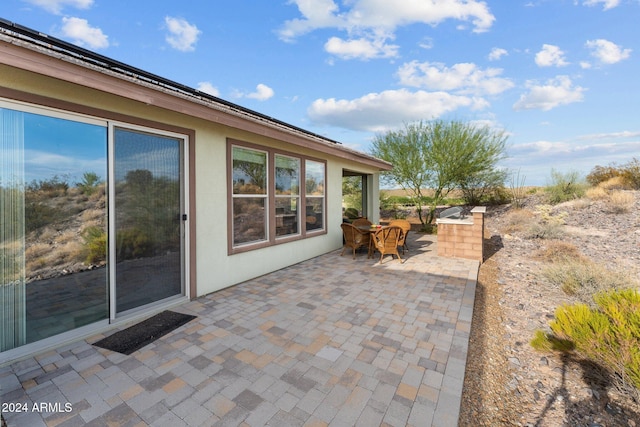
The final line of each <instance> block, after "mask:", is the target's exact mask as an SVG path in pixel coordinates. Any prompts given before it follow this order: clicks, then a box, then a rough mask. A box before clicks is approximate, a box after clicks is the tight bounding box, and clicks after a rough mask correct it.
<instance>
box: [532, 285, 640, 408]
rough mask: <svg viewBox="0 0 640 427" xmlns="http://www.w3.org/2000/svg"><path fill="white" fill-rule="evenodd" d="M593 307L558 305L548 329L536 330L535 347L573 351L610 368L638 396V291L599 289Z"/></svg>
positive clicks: (639, 360)
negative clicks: (544, 330) (547, 331)
mask: <svg viewBox="0 0 640 427" xmlns="http://www.w3.org/2000/svg"><path fill="white" fill-rule="evenodd" d="M595 302H596V305H597V306H596V307H589V306H587V305H585V304H575V305H569V306H562V307H559V308H558V309H557V310H556V313H555V320H553V321H552V322H551V323H550V325H549V326H550V328H551V333H545V332H542V331H538V332H536V335H535V337H534V339H533V340H532V341H531V345H532V346H533V347H534V348H536V349H538V350H544V351H548V350H559V351H564V352H567V351H575V352H576V353H578V354H579V355H580V356H582V357H585V358H587V359H589V360H592V361H595V362H597V363H599V364H601V365H603V366H604V367H606V368H607V369H609V370H611V371H612V372H613V373H614V374H615V375H614V378H618V379H619V380H620V381H621V384H620V385H621V386H622V388H624V389H627V390H628V389H630V388H632V390H633V393H634V394H635V396H636V399H638V397H639V396H640V293H639V292H638V291H637V290H635V289H624V290H617V291H608V292H603V293H600V294H598V295H596V297H595Z"/></svg>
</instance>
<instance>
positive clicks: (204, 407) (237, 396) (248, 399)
mask: <svg viewBox="0 0 640 427" xmlns="http://www.w3.org/2000/svg"><path fill="white" fill-rule="evenodd" d="M410 237H411V240H410V242H409V248H410V252H408V253H407V254H405V257H404V258H406V262H405V263H404V264H400V263H399V262H398V261H396V260H393V261H392V260H391V259H390V258H388V257H386V258H385V260H384V262H383V264H379V263H378V262H377V261H378V259H377V258H375V259H367V255H366V253H364V252H360V253H358V255H357V256H356V260H353V259H352V257H351V256H350V254H349V255H347V254H345V256H343V257H341V256H340V250H336V251H333V252H330V253H328V254H326V255H323V256H320V257H317V258H314V259H311V260H309V261H305V262H302V263H300V264H297V265H294V266H291V267H288V268H285V269H283V270H280V271H277V272H275V273H271V274H268V275H265V276H262V277H259V278H256V279H253V280H250V281H247V282H244V283H242V284H239V285H237V286H234V287H232V288H228V289H225V290H222V291H219V292H216V293H214V294H211V295H208V296H205V297H201V298H198V299H196V300H194V301H191V302H188V303H185V304H183V305H181V306H178V307H176V308H175V309H174V310H175V311H180V312H184V313H191V314H195V315H197V316H198V317H197V319H195V320H193V321H191V322H190V323H188V324H187V325H185V326H183V327H181V328H179V329H177V330H176V331H174V332H173V333H170V334H169V335H166V336H164V337H163V338H161V339H159V340H157V341H155V342H154V343H152V344H150V345H148V346H146V347H144V348H142V349H141V350H139V351H137V352H135V353H133V354H132V355H131V356H125V355H122V354H119V353H113V352H110V351H107V350H103V349H100V348H97V347H94V346H92V345H91V343H93V342H95V341H97V340H99V339H100V338H101V337H102V335H100V336H95V337H92V338H91V339H88V340H86V341H81V342H77V343H74V344H72V345H68V346H66V347H64V348H59V349H57V350H55V351H50V352H48V353H46V354H42V355H39V356H37V357H33V358H29V359H27V360H24V361H20V362H16V363H14V364H13V365H11V366H8V367H5V368H2V369H0V385H1V390H2V401H3V402H11V403H15V404H21V405H23V404H26V406H25V407H26V408H28V411H26V412H22V413H17V412H5V413H4V416H5V419H6V420H7V422H8V425H9V426H12V425H20V426H22V425H29V426H38V425H56V426H71V425H96V426H103V425H109V424H110V423H115V424H117V425H131V426H139V425H140V426H142V425H157V426H167V425H171V426H180V425H188V426H200V425H201V426H212V425H225V426H231V425H249V426H257V425H273V426H303V425H308V426H310V425H315V426H322V425H331V426H353V425H362V426H374V425H380V424H386V425H391V426H405V425H414V426H429V425H433V426H456V425H457V421H458V414H459V410H460V397H461V393H462V385H463V380H464V369H465V363H466V357H467V347H468V340H469V331H470V326H471V317H472V310H473V303H474V295H475V286H476V280H477V272H478V262H476V261H470V260H463V259H446V258H439V257H437V256H436V255H435V254H436V249H435V247H436V244H435V243H434V240H435V238H434V237H432V236H426V235H420V234H416V233H411V234H410ZM113 332H115V331H113ZM42 402H45V403H50V404H52V405H50V406H49V407H48V408H45V409H48V410H49V412H47V411H46V410H45V412H39V411H33V410H32V409H33V405H34V404H38V405H39V404H40V403H42ZM55 403H58V404H60V405H59V406H57V407H56V405H55ZM65 405H66V406H65ZM57 409H60V410H57ZM67 409H68V410H67Z"/></svg>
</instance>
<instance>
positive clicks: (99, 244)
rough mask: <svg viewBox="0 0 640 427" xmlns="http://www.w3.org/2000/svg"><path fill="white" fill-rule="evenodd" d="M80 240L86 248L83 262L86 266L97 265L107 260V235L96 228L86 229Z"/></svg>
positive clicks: (99, 228)
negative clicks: (82, 240)
mask: <svg viewBox="0 0 640 427" xmlns="http://www.w3.org/2000/svg"><path fill="white" fill-rule="evenodd" d="M82 238H83V239H84V244H85V248H86V258H85V262H86V263H87V264H99V263H101V262H104V261H106V259H107V233H106V232H105V231H104V229H103V228H101V227H97V226H90V227H87V228H86V229H85V230H84V231H83V233H82Z"/></svg>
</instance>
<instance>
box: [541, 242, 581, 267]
mask: <svg viewBox="0 0 640 427" xmlns="http://www.w3.org/2000/svg"><path fill="white" fill-rule="evenodd" d="M534 256H535V257H536V258H537V259H539V260H540V261H542V262H546V263H557V262H568V261H571V260H584V261H586V260H587V258H585V257H584V256H583V255H582V253H581V252H580V249H578V248H577V247H576V246H575V245H574V244H572V243H567V242H563V241H562V240H550V241H549V242H548V243H547V244H546V245H545V247H544V248H542V249H540V250H539V251H538V252H536V253H535V255H534Z"/></svg>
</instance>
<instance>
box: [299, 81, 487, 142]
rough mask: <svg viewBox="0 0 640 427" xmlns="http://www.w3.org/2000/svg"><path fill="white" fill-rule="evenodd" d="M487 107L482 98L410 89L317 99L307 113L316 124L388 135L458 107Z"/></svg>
mask: <svg viewBox="0 0 640 427" xmlns="http://www.w3.org/2000/svg"><path fill="white" fill-rule="evenodd" d="M463 107H467V108H471V109H482V108H486V107H487V103H486V101H484V100H483V99H481V98H474V97H467V96H458V95H452V94H449V93H447V92H426V91H417V92H411V91H409V90H406V89H400V90H388V91H384V92H381V93H370V94H368V95H365V96H363V97H360V98H357V99H352V100H348V99H340V100H338V99H335V98H331V99H317V100H315V101H314V102H313V103H312V104H311V106H310V107H309V109H308V111H307V113H308V115H309V118H310V119H311V121H313V122H314V123H316V124H325V125H330V126H337V127H342V128H346V129H352V130H358V131H369V132H384V131H386V130H389V129H393V128H396V127H398V126H400V125H402V123H405V122H410V121H415V120H422V119H426V120H429V119H433V118H437V117H440V116H442V115H443V114H446V113H449V112H451V111H455V110H457V109H458V108H463Z"/></svg>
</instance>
